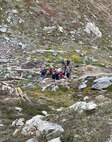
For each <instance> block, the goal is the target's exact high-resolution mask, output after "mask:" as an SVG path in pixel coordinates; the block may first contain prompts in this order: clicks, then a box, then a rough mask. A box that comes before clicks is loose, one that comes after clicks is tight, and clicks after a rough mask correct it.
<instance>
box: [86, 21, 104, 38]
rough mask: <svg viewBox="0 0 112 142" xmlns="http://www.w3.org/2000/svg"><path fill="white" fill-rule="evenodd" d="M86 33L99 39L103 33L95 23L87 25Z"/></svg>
mask: <svg viewBox="0 0 112 142" xmlns="http://www.w3.org/2000/svg"><path fill="white" fill-rule="evenodd" d="M84 31H85V32H86V33H88V34H91V33H93V34H95V35H96V36H97V37H99V38H101V37H102V33H101V31H100V30H99V28H98V27H96V25H95V23H94V22H88V23H87V24H86V28H85V30H84Z"/></svg>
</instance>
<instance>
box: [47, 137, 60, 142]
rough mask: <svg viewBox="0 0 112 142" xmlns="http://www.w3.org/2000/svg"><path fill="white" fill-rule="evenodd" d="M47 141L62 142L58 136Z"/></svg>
mask: <svg viewBox="0 0 112 142" xmlns="http://www.w3.org/2000/svg"><path fill="white" fill-rule="evenodd" d="M47 142H61V140H60V137H58V138H55V139H52V140H50V141H47Z"/></svg>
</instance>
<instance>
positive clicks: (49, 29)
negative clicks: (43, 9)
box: [43, 26, 56, 33]
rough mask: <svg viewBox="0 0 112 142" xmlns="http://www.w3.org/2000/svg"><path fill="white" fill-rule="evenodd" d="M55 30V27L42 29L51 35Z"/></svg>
mask: <svg viewBox="0 0 112 142" xmlns="http://www.w3.org/2000/svg"><path fill="white" fill-rule="evenodd" d="M55 29H56V26H52V27H44V28H43V31H45V32H47V33H52V32H53V31H54V30H55Z"/></svg>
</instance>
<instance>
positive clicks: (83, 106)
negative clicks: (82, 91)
mask: <svg viewBox="0 0 112 142" xmlns="http://www.w3.org/2000/svg"><path fill="white" fill-rule="evenodd" d="M69 108H70V109H73V110H75V111H83V110H85V111H90V110H94V109H96V108H97V105H96V104H95V103H93V102H88V103H86V102H83V101H80V102H77V103H75V104H73V105H71V106H70V107H69Z"/></svg>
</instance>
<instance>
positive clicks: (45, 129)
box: [22, 115, 64, 140]
mask: <svg viewBox="0 0 112 142" xmlns="http://www.w3.org/2000/svg"><path fill="white" fill-rule="evenodd" d="M42 118H43V116H41V115H37V116H35V117H33V118H32V119H30V120H28V121H26V124H25V126H24V127H23V129H22V134H24V135H28V136H31V135H32V136H36V137H39V136H40V135H44V136H45V137H46V139H47V140H51V139H54V138H56V137H59V136H60V135H61V133H62V132H64V129H63V128H62V127H61V126H60V125H58V124H55V123H51V122H48V121H45V120H42Z"/></svg>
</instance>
